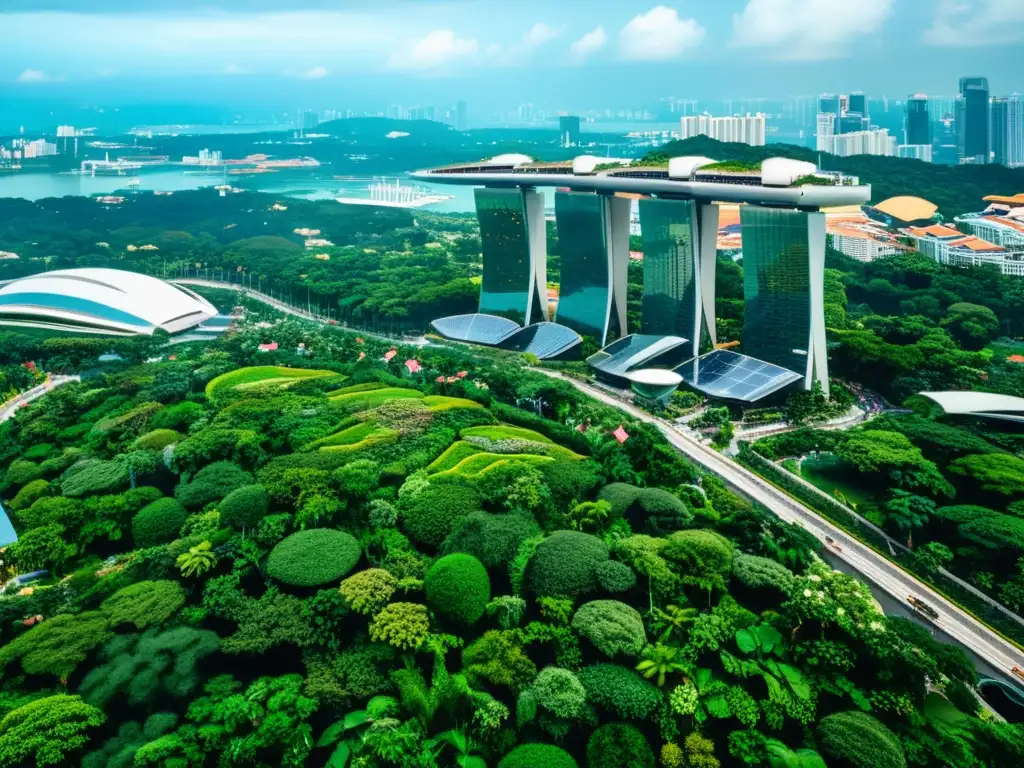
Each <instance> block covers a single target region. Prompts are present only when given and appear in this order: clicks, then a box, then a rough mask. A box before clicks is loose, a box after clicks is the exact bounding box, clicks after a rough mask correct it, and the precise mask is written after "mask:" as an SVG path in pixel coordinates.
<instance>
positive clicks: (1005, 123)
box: [992, 93, 1024, 166]
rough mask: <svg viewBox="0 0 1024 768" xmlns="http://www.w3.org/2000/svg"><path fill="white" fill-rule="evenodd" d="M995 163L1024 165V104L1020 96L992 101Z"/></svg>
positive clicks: (1014, 95) (998, 98)
mask: <svg viewBox="0 0 1024 768" xmlns="http://www.w3.org/2000/svg"><path fill="white" fill-rule="evenodd" d="M992 152H993V155H994V159H993V162H996V163H999V164H1000V165H1009V166H1019V165H1024V102H1022V101H1021V98H1020V94H1017V93H1015V94H1013V95H1012V96H1000V97H997V98H994V99H992Z"/></svg>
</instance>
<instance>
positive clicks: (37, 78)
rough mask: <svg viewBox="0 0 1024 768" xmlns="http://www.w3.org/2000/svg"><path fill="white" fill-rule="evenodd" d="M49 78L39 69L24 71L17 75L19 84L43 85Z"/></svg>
mask: <svg viewBox="0 0 1024 768" xmlns="http://www.w3.org/2000/svg"><path fill="white" fill-rule="evenodd" d="M49 79H50V77H49V76H48V75H47V74H46V73H45V72H43V71H42V70H40V69H26V70H25V71H24V72H22V73H21V74H20V75H18V82H19V83H45V82H46V81H47V80H49Z"/></svg>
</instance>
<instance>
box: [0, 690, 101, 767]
mask: <svg viewBox="0 0 1024 768" xmlns="http://www.w3.org/2000/svg"><path fill="white" fill-rule="evenodd" d="M106 719H107V716H106V715H104V714H103V712H102V711H101V710H99V709H97V708H96V707H93V706H91V705H89V704H86V703H85V702H84V701H82V699H81V698H80V697H78V696H68V695H67V694H66V693H59V694H56V695H54V696H47V697H45V698H41V699H36V700H35V701H30V702H29V703H27V704H23V705H22V706H20V707H18V708H17V709H15V710H13V711H11V712H9V713H8V714H7V715H6V716H5V717H4V718H3V720H0V765H6V766H29V765H35V766H44V765H57V764H62V765H68V764H69V763H68V762H66V759H67V758H70V757H71V755H72V754H73V753H74V752H75V750H78V749H81V748H82V747H84V746H85V745H86V744H87V743H88V742H89V734H88V733H87V731H88V730H89V729H90V728H98V727H99V726H101V725H103V723H104V722H106Z"/></svg>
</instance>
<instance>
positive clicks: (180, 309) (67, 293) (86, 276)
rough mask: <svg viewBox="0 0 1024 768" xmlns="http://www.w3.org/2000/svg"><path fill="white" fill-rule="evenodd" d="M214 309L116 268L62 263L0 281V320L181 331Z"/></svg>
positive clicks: (113, 330)
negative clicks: (60, 266) (61, 267)
mask: <svg viewBox="0 0 1024 768" xmlns="http://www.w3.org/2000/svg"><path fill="white" fill-rule="evenodd" d="M216 315H217V310H216V308H215V307H214V306H213V305H212V304H210V302H208V301H207V300H206V299H204V298H202V297H201V296H199V295H197V294H195V293H193V292H192V291H190V290H188V289H187V288H182V287H180V286H177V285H172V284H171V283H168V282H165V281H163V280H158V279H157V278H155V277H149V276H147V275H140V274H137V273H135V272H124V271H122V270H118V269H64V270H56V271H53V272H43V273H40V274H38V275H31V276H29V277H22V278H19V279H17V280H12V281H11V282H9V283H7V284H6V285H3V286H0V325H9V326H20V327H26V328H46V329H49V330H57V331H69V332H74V333H89V334H100V335H106V336H135V335H147V336H151V335H153V334H154V333H157V332H158V331H162V332H164V333H168V334H175V333H181V332H182V331H187V330H190V329H192V328H195V327H196V326H198V325H200V324H201V323H203V322H204V321H206V320H209V319H210V318H212V317H215V316H216Z"/></svg>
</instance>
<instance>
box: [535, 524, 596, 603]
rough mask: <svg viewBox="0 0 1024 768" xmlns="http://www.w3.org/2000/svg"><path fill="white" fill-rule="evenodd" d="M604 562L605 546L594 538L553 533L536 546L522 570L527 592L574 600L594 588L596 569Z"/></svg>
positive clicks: (571, 532)
mask: <svg viewBox="0 0 1024 768" xmlns="http://www.w3.org/2000/svg"><path fill="white" fill-rule="evenodd" d="M607 559H608V547H607V546H605V543H604V542H603V541H601V540H600V539H599V538H597V537H596V536H591V535H590V534H589V533H580V532H579V531H555V532H554V533H553V534H551V535H550V536H548V537H547V538H546V539H544V541H542V542H541V543H540V544H538V545H537V549H536V551H535V552H534V553H533V557H532V558H530V563H529V565H528V566H527V569H526V578H527V583H528V584H529V585H530V590H531V591H532V592H533V594H535V595H537V596H538V597H543V596H555V595H562V596H566V597H576V596H578V595H583V594H586V593H587V592H591V591H593V590H594V589H596V588H597V585H598V583H597V573H596V567H597V566H598V565H599V564H600V563H602V562H604V561H605V560H607Z"/></svg>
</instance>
